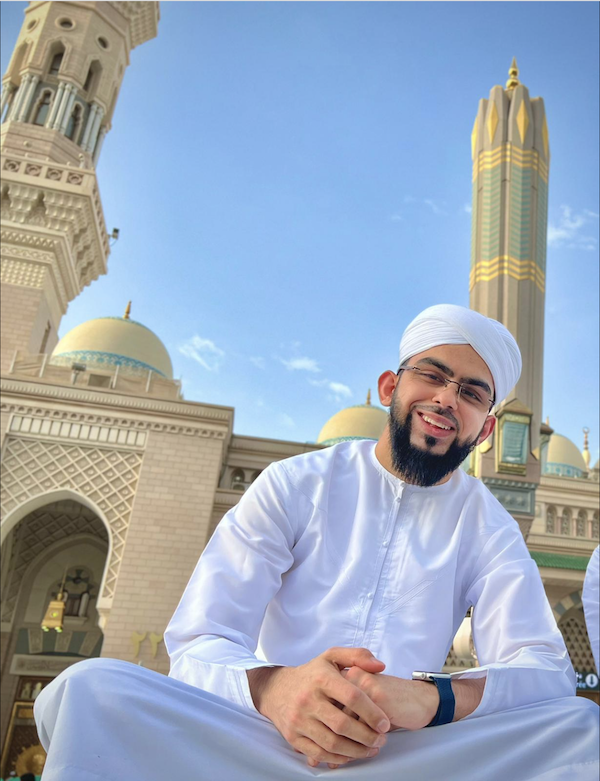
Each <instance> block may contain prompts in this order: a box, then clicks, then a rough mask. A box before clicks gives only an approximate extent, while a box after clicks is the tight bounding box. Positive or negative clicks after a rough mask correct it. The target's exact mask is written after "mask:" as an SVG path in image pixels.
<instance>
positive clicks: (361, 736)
mask: <svg viewBox="0 0 600 781" xmlns="http://www.w3.org/2000/svg"><path fill="white" fill-rule="evenodd" d="M316 715H317V718H318V719H319V720H320V721H321V722H322V723H323V724H324V725H325V726H326V727H329V729H330V730H331V731H332V732H334V733H335V734H336V735H342V736H343V737H346V738H349V739H350V740H353V741H354V742H355V743H360V744H361V745H363V746H368V747H371V748H373V747H377V748H381V747H382V746H385V743H386V737H385V735H381V734H380V733H378V732H375V730H372V729H371V728H370V727H368V726H367V725H366V724H365V723H364V722H361V721H357V718H358V717H355V718H353V717H351V716H349V715H348V714H346V713H344V712H343V711H339V710H338V709H337V708H334V707H333V705H332V704H331V703H328V702H327V703H324V704H323V707H322V708H320V709H319V711H318V712H317V714H316Z"/></svg>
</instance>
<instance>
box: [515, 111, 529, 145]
mask: <svg viewBox="0 0 600 781" xmlns="http://www.w3.org/2000/svg"><path fill="white" fill-rule="evenodd" d="M528 127H529V116H528V115H527V109H526V108H525V101H522V102H521V105H520V106H519V111H518V112H517V128H518V130H519V136H520V137H521V143H522V144H524V143H525V136H526V135H527V128H528Z"/></svg>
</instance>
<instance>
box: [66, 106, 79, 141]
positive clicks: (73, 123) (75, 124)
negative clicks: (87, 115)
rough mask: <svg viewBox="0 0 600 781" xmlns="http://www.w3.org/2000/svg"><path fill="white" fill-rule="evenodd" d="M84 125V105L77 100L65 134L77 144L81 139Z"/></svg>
mask: <svg viewBox="0 0 600 781" xmlns="http://www.w3.org/2000/svg"><path fill="white" fill-rule="evenodd" d="M82 127H83V106H82V104H81V103H79V102H76V103H75V104H74V105H73V109H72V110H71V115H70V117H69V121H68V122H67V127H66V130H65V136H66V137H67V138H68V139H70V140H71V141H73V142H74V143H75V144H76V143H77V142H78V141H79V136H80V135H81V130H82Z"/></svg>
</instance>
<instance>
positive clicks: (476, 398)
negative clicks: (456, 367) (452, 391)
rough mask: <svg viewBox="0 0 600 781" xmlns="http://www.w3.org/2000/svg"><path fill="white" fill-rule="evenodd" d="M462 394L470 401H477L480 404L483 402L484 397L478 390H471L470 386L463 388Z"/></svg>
mask: <svg viewBox="0 0 600 781" xmlns="http://www.w3.org/2000/svg"><path fill="white" fill-rule="evenodd" d="M462 395H463V396H466V397H467V398H468V399H469V400H470V401H476V402H478V403H479V404H481V403H482V398H481V396H480V395H479V394H478V393H477V392H476V391H472V390H469V389H468V388H463V391H462Z"/></svg>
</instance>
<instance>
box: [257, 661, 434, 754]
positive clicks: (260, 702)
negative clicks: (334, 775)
mask: <svg viewBox="0 0 600 781" xmlns="http://www.w3.org/2000/svg"><path fill="white" fill-rule="evenodd" d="M384 669H385V664H384V663H383V662H380V661H379V660H378V659H376V658H375V657H374V656H373V654H372V653H371V652H370V651H369V650H367V649H366V648H330V649H329V650H327V651H325V653H323V654H321V655H320V656H317V657H315V658H314V659H312V660H311V661H310V662H307V664H303V665H300V666H298V667H258V668H255V669H253V670H249V671H248V680H249V684H250V692H251V694H252V699H253V701H254V704H255V705H256V708H257V710H258V711H259V712H260V713H262V714H263V716H266V717H267V718H268V719H270V720H271V721H272V722H273V724H274V725H275V726H276V727H277V729H278V730H279V732H280V733H281V734H282V735H283V737H284V738H285V740H287V742H288V743H289V744H290V745H291V746H292V747H293V748H294V749H295V750H296V751H297V752H299V753H301V754H305V755H306V757H307V758H308V764H309V765H310V766H311V767H316V766H317V765H318V764H319V763H320V762H327V763H328V765H329V767H331V768H334V767H338V766H339V765H345V764H346V763H347V762H351V761H352V760H354V759H366V758H368V757H375V756H377V754H378V753H379V750H380V748H382V747H383V746H384V745H385V743H386V740H387V737H386V734H387V733H388V732H389V731H390V730H393V729H398V728H404V729H409V730H415V729H421V727H425V726H426V725H427V724H429V722H430V721H431V720H432V719H433V717H434V716H435V713H436V710H437V707H438V704H439V695H438V693H437V688H436V687H435V686H433V685H431V684H429V683H424V682H422V681H409V680H405V679H403V678H396V677H395V676H392V675H382V671H383V670H384Z"/></svg>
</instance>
